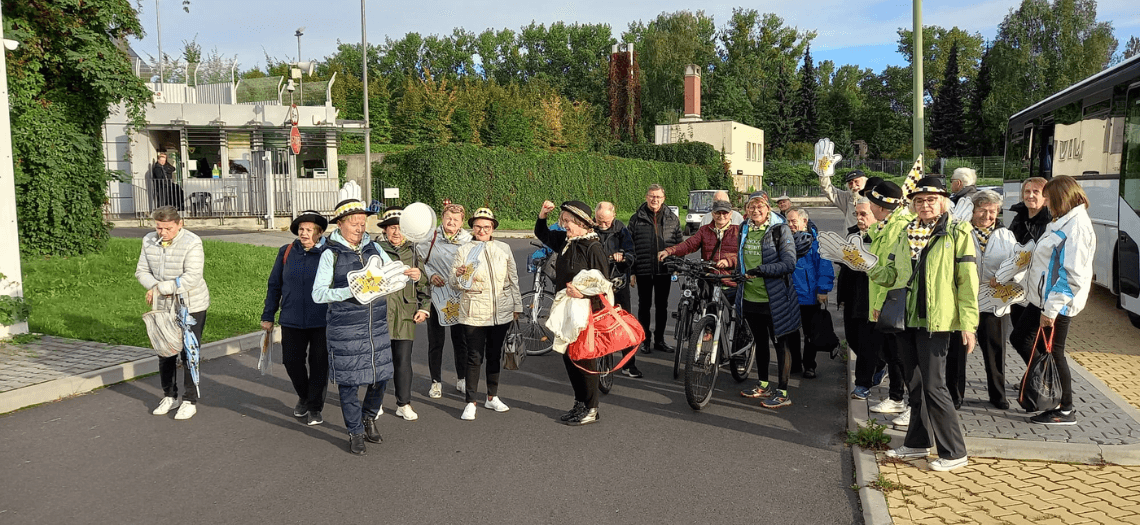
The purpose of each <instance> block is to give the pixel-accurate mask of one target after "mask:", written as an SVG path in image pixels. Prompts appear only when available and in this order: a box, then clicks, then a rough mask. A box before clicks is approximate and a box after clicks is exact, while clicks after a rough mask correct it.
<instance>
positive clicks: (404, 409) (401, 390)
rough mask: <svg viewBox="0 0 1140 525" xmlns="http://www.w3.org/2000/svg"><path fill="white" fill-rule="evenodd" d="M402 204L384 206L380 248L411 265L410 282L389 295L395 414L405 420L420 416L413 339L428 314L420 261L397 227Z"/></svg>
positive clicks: (427, 299)
mask: <svg viewBox="0 0 1140 525" xmlns="http://www.w3.org/2000/svg"><path fill="white" fill-rule="evenodd" d="M401 211H403V208H402V207H400V206H393V207H391V208H388V209H387V210H384V217H383V218H382V219H381V220H380V227H381V228H383V229H384V240H382V241H380V242H379V243H377V244H379V245H380V249H381V250H384V253H387V254H388V256H389V257H390V258H391V259H392V260H393V261H397V260H398V261H401V262H403V263H404V264H406V265H408V266H409V267H411V269H410V270H408V272H407V274H408V277H411V279H412V283H411V284H409V285H408V286H405V287H404V289H402V290H400V291H398V292H396V293H394V294H391V295H389V296H388V331H389V334H390V336H391V338H392V363H393V365H394V367H395V383H396V417H402V418H404V419H405V420H407V421H415V420H416V419H419V417H420V416H419V415H417V414H416V411H415V410H412V405H411V403H412V340H413V339H415V336H416V325H417V324H419V323H422V322H424V321H425V320H427V318H428V308H429V306H428V304H429V298H428V291H427V287H426V286H425V283H424V282H420V278H421V277H422V276H423V273H424V269H423V264H422V263H421V262H420V260H419V257H418V256H417V255H416V250H415V248H414V247H413V246H412V243H410V242H407V239H405V238H404V234H403V233H402V232H401V231H400V212H401Z"/></svg>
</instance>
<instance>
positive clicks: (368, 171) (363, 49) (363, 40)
mask: <svg viewBox="0 0 1140 525" xmlns="http://www.w3.org/2000/svg"><path fill="white" fill-rule="evenodd" d="M366 1H367V0H360V56H361V59H360V60H361V68H360V78H361V81H362V82H364V195H362V197H364V198H363V199H361V200H363V201H364V202H365V203H371V202H372V127H371V126H370V125H369V122H368V18H367V16H366V15H365V12H364V4H365V2H366ZM366 205H367V204H366Z"/></svg>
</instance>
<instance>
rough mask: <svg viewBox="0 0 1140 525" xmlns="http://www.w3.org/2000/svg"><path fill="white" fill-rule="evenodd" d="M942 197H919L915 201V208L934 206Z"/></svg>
mask: <svg viewBox="0 0 1140 525" xmlns="http://www.w3.org/2000/svg"><path fill="white" fill-rule="evenodd" d="M941 199H942V197H918V198H916V199H914V205H915V206H934V204H935V203H937V202H938V201H939V200H941Z"/></svg>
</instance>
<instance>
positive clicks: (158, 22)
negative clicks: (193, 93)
mask: <svg viewBox="0 0 1140 525" xmlns="http://www.w3.org/2000/svg"><path fill="white" fill-rule="evenodd" d="M158 2H159V0H154V17H155V18H156V21H155V25H156V26H157V30H156V31H155V32H156V33H158V83H159V84H163V83H164V82H165V80H163V76H162V64H163V61H164V60H165V58H166V57H165V56H164V55H163V54H162V15H161V14H160V13H159V12H158V9H159V7H158ZM162 90H163V88H161V87H160V88H159V91H162Z"/></svg>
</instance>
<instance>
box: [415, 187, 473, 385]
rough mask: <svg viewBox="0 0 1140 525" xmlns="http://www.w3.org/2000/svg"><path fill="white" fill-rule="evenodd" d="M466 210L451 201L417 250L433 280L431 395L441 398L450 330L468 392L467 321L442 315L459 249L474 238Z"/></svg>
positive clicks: (457, 370)
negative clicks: (465, 226) (466, 223)
mask: <svg viewBox="0 0 1140 525" xmlns="http://www.w3.org/2000/svg"><path fill="white" fill-rule="evenodd" d="M466 214H467V212H466V210H464V209H463V206H460V205H458V204H448V205H446V206H445V207H444V208H443V217H442V218H441V219H440V224H439V226H438V227H436V229H435V231H434V232H432V234H431V237H430V238H429V239H427V240H425V241H423V242H421V243H419V244H417V245H416V253H417V254H418V255H419V256H420V258H421V259H423V264H424V270H425V272H426V273H427V277H428V280H429V282H430V283H431V287H432V288H431V290H430V291H429V292H430V293H431V312H430V314H429V315H428V326H427V333H428V373H429V374H431V389H429V390H428V397H431V398H433V399H438V398H440V397H443V345H444V343H445V342H446V338H447V330H445V329H449V330H450V332H451V347H452V355H453V357H454V362H455V377H456V383H455V388H456V390H459V391H460V392H467V384H466V383H467V379H466V377H467V339H466V337H465V336H464V334H463V325H461V324H459V323H451V324H445V323H447V322H448V321H446V320H444V318H443V316H442V315H440V314H441V313H442V312H443V311H444V310H445V309H446V308H447V302H446V299H447V297H448V295H450V294H449V293H447V290H446V289H447V288H448V287H449V285H448V284H447V277H448V276H449V275H451V271H452V267H451V265H452V263H454V262H455V252H456V251H458V250H459V247H460V246H463V245H464V244H467V243H469V242H471V234H470V233H467V232H466V231H465V230H464V229H463V217H464V215H466Z"/></svg>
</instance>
